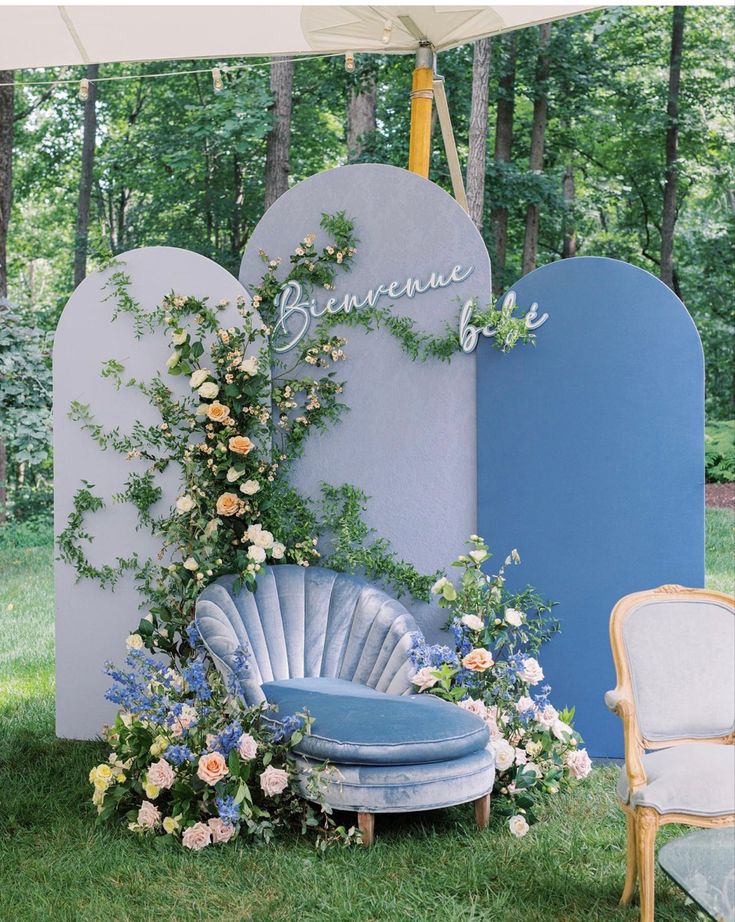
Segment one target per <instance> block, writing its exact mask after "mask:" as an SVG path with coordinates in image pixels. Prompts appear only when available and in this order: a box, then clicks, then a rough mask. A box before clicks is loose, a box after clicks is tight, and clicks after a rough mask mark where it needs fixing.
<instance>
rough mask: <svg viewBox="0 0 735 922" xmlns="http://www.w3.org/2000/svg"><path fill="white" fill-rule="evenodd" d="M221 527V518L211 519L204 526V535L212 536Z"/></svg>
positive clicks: (206, 536)
mask: <svg viewBox="0 0 735 922" xmlns="http://www.w3.org/2000/svg"><path fill="white" fill-rule="evenodd" d="M218 528H219V519H210V520H209V521H208V522H207V524H206V525H205V526H204V537H205V538H211V537H212V535H213V534H214V533H215V532H216V531H217V529H218Z"/></svg>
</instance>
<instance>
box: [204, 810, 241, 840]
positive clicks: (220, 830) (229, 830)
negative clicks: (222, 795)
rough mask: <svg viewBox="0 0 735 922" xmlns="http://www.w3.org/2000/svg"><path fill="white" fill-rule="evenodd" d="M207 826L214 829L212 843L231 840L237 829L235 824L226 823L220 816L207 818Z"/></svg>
mask: <svg viewBox="0 0 735 922" xmlns="http://www.w3.org/2000/svg"><path fill="white" fill-rule="evenodd" d="M207 826H209V828H210V829H211V830H212V845H219V843H220V842H221V843H225V842H229V841H230V839H231V838H232V837H233V836H234V835H235V831H236V830H235V827H234V826H230V824H229V823H224V822H223V821H222V820H221V819H220V818H219V817H218V816H216V817H214V818H213V819H211V820H207Z"/></svg>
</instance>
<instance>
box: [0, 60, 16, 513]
mask: <svg viewBox="0 0 735 922" xmlns="http://www.w3.org/2000/svg"><path fill="white" fill-rule="evenodd" d="M0 83H9V84H10V86H0V298H4V297H6V296H7V294H8V228H9V226H10V208H11V205H12V204H13V108H14V103H15V87H14V85H13V84H14V75H13V71H12V70H0ZM7 472H8V455H7V450H6V448H5V442H4V441H3V439H2V438H0V524H2V523H4V522H5V520H6V518H7V512H6V509H7V499H8V495H7V489H6V483H7Z"/></svg>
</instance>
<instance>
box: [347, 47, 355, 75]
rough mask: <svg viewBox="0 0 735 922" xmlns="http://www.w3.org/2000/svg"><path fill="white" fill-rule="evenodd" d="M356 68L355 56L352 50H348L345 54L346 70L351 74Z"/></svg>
mask: <svg viewBox="0 0 735 922" xmlns="http://www.w3.org/2000/svg"><path fill="white" fill-rule="evenodd" d="M354 69H355V56H354V54H353V53H352V52H351V51H348V52H347V54H346V55H345V70H346V71H347V73H348V74H351V73H352V72H353V71H354Z"/></svg>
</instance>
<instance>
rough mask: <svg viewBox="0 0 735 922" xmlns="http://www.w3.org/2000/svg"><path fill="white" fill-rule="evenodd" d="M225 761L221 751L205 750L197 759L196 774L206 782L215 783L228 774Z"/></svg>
mask: <svg viewBox="0 0 735 922" xmlns="http://www.w3.org/2000/svg"><path fill="white" fill-rule="evenodd" d="M228 771H229V770H228V768H227V763H226V762H225V757H224V756H223V755H222V753H221V752H207V753H205V754H204V755H203V756H202V757H201V759H199V768H198V769H197V775H198V776H199V777H200V778H201V779H202V781H206V783H207V784H211V785H213V786H214V785H215V784H217V782H218V781H220V780H221V779H222V778H224V777H225V775H226V774H228Z"/></svg>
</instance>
